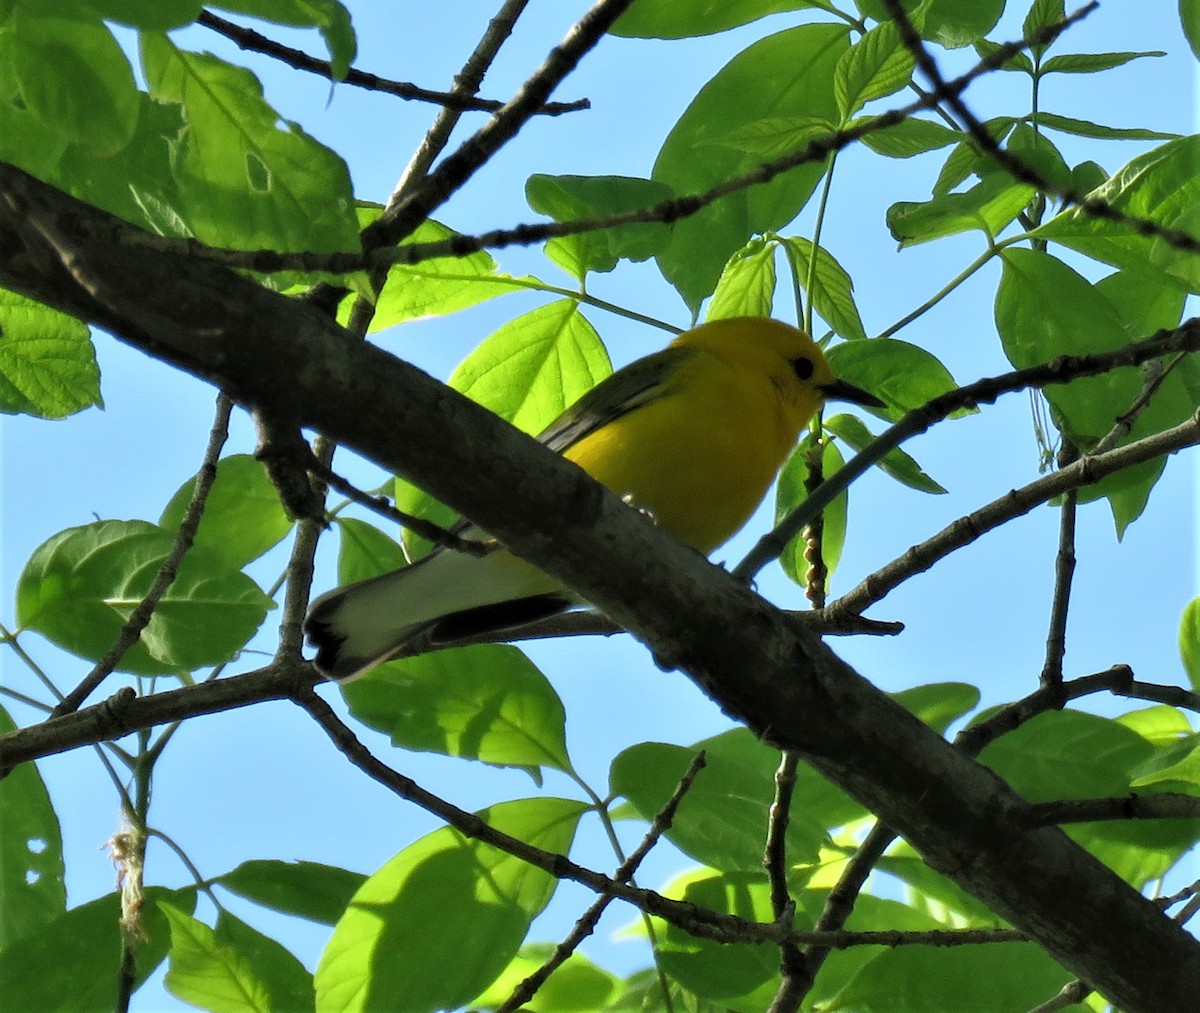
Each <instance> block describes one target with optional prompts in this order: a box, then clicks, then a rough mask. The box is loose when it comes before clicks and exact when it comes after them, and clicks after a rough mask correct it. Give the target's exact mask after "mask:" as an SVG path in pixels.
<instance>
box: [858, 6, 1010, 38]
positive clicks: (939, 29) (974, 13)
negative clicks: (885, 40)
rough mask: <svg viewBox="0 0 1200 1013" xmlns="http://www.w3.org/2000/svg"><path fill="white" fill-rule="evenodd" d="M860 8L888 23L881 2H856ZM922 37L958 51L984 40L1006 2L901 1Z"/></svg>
mask: <svg viewBox="0 0 1200 1013" xmlns="http://www.w3.org/2000/svg"><path fill="white" fill-rule="evenodd" d="M855 3H856V4H857V6H858V9H859V10H860V11H862V13H863V14H864V15H865V16H866V17H869V18H873V19H874V20H876V21H887V20H888V11H887V7H886V6H885V5H884V4H883V2H882V0H855ZM900 6H901V7H903V8H904V11H905V13H906V14H908V16H909V18H910V19H912V21H913V24H914V25H915V26H916V28H917V31H918V32H920V34H921V38H923V39H929V40H930V41H931V42H936V43H937V44H938V45H940V46H945V47H946V48H947V49H959V48H961V47H963V46H969V45H971V44H972V43H974V42H976V41H978V40H979V39H982V38H983V37H984V36H985V35H987V33H988V32H990V31H991V30H992V29H993V28H995V27H996V22H997V21H999V20H1000V14H1001V13H1002V12H1003V10H1004V0H901V4H900Z"/></svg>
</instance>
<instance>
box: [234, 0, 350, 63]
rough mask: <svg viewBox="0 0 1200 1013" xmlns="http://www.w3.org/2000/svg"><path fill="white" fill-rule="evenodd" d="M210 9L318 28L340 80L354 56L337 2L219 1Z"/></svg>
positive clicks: (347, 19)
mask: <svg viewBox="0 0 1200 1013" xmlns="http://www.w3.org/2000/svg"><path fill="white" fill-rule="evenodd" d="M212 6H213V7H220V8H223V9H224V10H227V11H236V12H237V13H239V14H248V15H249V16H250V17H254V18H262V19H263V20H264V21H273V22H275V23H276V24H281V25H299V26H301V27H305V28H316V29H319V30H320V32H321V37H322V38H323V39H324V40H325V45H326V46H327V47H328V49H329V56H330V60H331V62H332V64H333V75H334V77H335V78H336V79H337V80H339V81H340V80H342V79H343V78H344V77H345V76H346V71H347V69H349V67H350V64H351V63H353V62H354V57H355V56H356V55H357V47H358V43H357V40H356V39H355V36H354V28H353V26H352V24H351V22H350V12H349V11H347V10H346V8H345V7H344V6H343V5H342V4H341V3H339V2H338V0H219V2H218V3H214V4H212Z"/></svg>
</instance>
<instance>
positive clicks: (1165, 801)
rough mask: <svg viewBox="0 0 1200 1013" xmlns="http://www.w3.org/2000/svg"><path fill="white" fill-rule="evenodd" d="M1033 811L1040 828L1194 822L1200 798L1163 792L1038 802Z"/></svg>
mask: <svg viewBox="0 0 1200 1013" xmlns="http://www.w3.org/2000/svg"><path fill="white" fill-rule="evenodd" d="M1030 808H1031V809H1032V810H1033V812H1032V818H1033V821H1034V822H1035V823H1037V824H1038V825H1041V826H1050V825H1052V824H1061V823H1098V822H1113V821H1115V820H1194V819H1196V818H1198V817H1200V798H1196V796H1194V795H1183V794H1180V793H1178V792H1161V793H1158V794H1155V795H1124V796H1119V797H1116V798H1072V799H1064V800H1063V801H1061V802H1035V803H1034V804H1033V805H1032V806H1031V807H1030Z"/></svg>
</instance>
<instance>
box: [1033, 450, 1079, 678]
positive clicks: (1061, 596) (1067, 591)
mask: <svg viewBox="0 0 1200 1013" xmlns="http://www.w3.org/2000/svg"><path fill="white" fill-rule="evenodd" d="M1078 457H1079V452H1078V451H1077V450H1076V449H1075V444H1073V443H1072V442H1071V441H1070V440H1067V439H1066V438H1065V437H1064V442H1063V445H1062V449H1061V450H1060V451H1059V453H1058V467H1059V468H1060V469H1062V468H1065V467H1067V466H1068V465H1070V464H1073V463H1074V462H1075V460H1076V459H1077V458H1078ZM1078 506H1079V493H1078V491H1077V490H1075V489H1068V490H1067V492H1066V493H1065V494H1064V496H1063V501H1062V506H1061V508H1060V510H1061V513H1060V515H1059V520H1058V552H1057V554H1056V555H1055V557H1054V597H1053V599H1052V601H1051V603H1050V629H1049V632H1048V633H1047V634H1046V660H1045V662H1044V664H1043V665H1042V675H1041V684H1042V685H1043V686H1057V685H1058V684H1060V683H1061V682H1062V679H1063V659H1064V658H1065V657H1066V654H1067V613H1068V611H1069V610H1070V606H1071V580H1072V578H1073V577H1074V576H1075V514H1076V511H1077V509H1078Z"/></svg>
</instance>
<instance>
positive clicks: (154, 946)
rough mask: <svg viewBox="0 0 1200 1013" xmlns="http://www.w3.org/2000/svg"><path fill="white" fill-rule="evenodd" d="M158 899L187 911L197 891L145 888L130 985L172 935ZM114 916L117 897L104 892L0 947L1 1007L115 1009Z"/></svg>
mask: <svg viewBox="0 0 1200 1013" xmlns="http://www.w3.org/2000/svg"><path fill="white" fill-rule="evenodd" d="M160 901H166V902H168V903H170V904H171V905H173V906H174V907H176V908H178V909H180V910H183V911H189V912H190V911H191V910H192V908H193V906H194V905H195V903H196V891H195V890H194V889H190V890H164V889H163V888H162V887H157V886H148V887H146V889H145V898H144V900H143V902H142V906H141V912H140V930H141V933H140V934H141V943H140V945H139V946H138V948H137V955H136V958H135V964H136V978H135V987H137V986H140V985H141V984H142V982H144V981H145V980H146V978H148V977H149V976H150V975H151V974H152V973H153V972H154V969H155V968H157V967H158V965H159V964H161V963H162V962H163V959H164V958H165V957H166V955H167V949H168V947H169V946H170V942H171V935H170V931H169V930H168V927H167V920H166V917H165V915H164V914H163V913H162V909H161V908H160V907H159V902H160ZM120 919H121V898H120V896H119V895H118V894H116V893H110V894H106V895H105V896H103V897H100V898H98V899H96V900H93V901H90V902H89V903H87V904H82V905H80V906H79V907H76V908H72V909H71V910H70V911H68V912H66V913H65V914H63V915H60V916H59V917H58V918H56V919H54V920H53V921H50V922H47V923H45V924H44V925H42V926H41V927H40V928H37V929H35V930H34V931H32V932H30V933H28V934H27V935H25V936H24V938H22V939H20V940H18V941H17V942H15V943H12V944H11V945H10V946H8V947H6V948H5V950H4V959H3V960H0V995H2V996H4V1006H5V1009H12V1010H29V1011H30V1013H33V1011H34V1010H37V1011H39V1013H40V1011H43V1010H46V1011H49V1010H62V1011H75V1010H80V1011H83V1010H89V1011H90V1010H111V1009H116V1008H117V1005H116V1003H117V978H118V970H119V968H120V966H121V928H120Z"/></svg>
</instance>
